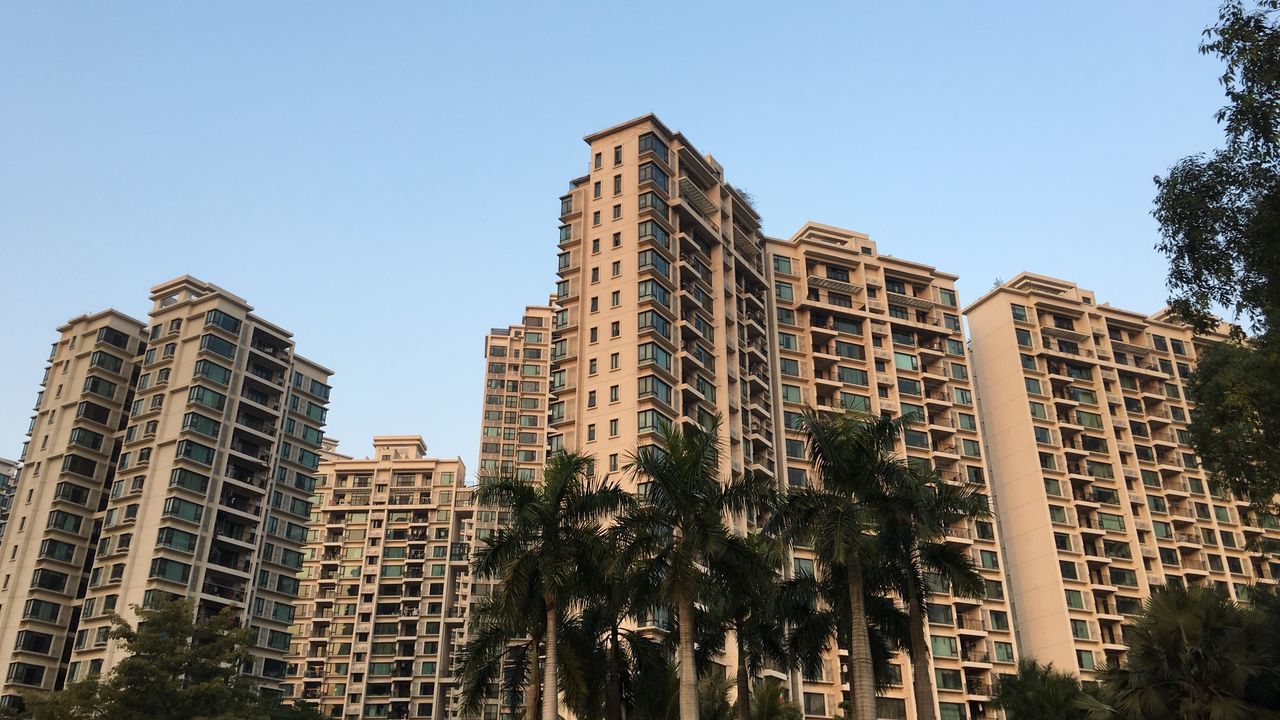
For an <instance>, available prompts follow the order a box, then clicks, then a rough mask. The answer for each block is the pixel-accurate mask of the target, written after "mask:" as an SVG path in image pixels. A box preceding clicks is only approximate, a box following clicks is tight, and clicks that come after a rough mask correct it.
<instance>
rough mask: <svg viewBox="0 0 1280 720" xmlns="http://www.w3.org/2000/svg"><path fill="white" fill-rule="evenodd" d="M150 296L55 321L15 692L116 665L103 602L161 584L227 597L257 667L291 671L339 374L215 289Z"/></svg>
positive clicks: (8, 558)
mask: <svg viewBox="0 0 1280 720" xmlns="http://www.w3.org/2000/svg"><path fill="white" fill-rule="evenodd" d="M151 301H152V308H151V313H150V320H149V322H148V323H142V322H140V321H137V320H134V319H132V318H129V317H127V316H124V315H121V314H120V313H117V312H115V311H104V312H102V313H98V314H96V315H93V316H85V317H80V318H76V319H74V320H72V321H70V322H69V323H68V324H67V325H64V326H63V327H61V328H59V332H60V338H59V340H58V342H56V343H55V344H54V348H53V353H52V355H51V356H50V363H51V364H50V366H49V368H48V371H47V374H46V378H45V383H44V386H45V387H44V390H43V391H42V393H41V395H40V397H39V399H38V400H37V406H36V415H35V417H34V418H33V421H32V426H31V435H30V440H29V441H28V445H27V448H26V450H25V455H24V458H23V460H24V468H23V472H22V474H21V476H20V478H19V481H18V486H17V495H16V497H15V501H14V507H13V518H14V521H16V523H17V527H16V528H14V531H13V532H10V533H8V534H7V537H6V538H5V539H4V545H5V548H6V550H7V552H5V553H4V555H3V557H2V558H0V578H3V582H4V583H5V586H4V589H3V600H0V628H3V630H0V646H4V647H18V648H20V649H19V650H18V651H17V652H15V654H14V656H13V658H12V660H11V661H10V662H9V664H8V667H7V670H6V675H5V684H4V689H3V694H4V696H5V697H6V698H12V697H13V695H14V694H15V693H16V692H18V691H19V690H22V689H33V688H34V689H51V688H54V687H60V686H61V685H62V683H63V682H64V681H74V680H78V679H83V678H85V677H88V676H90V675H94V674H98V673H101V672H104V671H106V670H107V669H109V668H110V667H111V666H112V665H114V663H115V662H117V661H118V660H119V659H120V657H121V650H120V648H119V647H118V646H116V645H115V644H113V643H110V642H109V641H108V639H107V637H106V633H107V631H108V629H109V626H110V623H109V620H108V613H110V612H116V613H119V614H121V615H123V616H124V617H125V618H126V619H129V620H131V621H132V620H136V616H135V614H134V612H133V607H134V606H136V605H146V604H148V603H151V602H154V601H156V600H157V599H158V598H160V597H162V596H171V597H185V598H190V599H192V600H194V601H195V602H196V604H197V608H198V610H197V612H198V613H200V614H208V613H214V612H217V611H219V610H220V609H222V608H224V607H231V608H233V609H234V611H235V612H236V613H237V614H238V615H239V616H240V618H241V621H242V622H243V623H245V624H246V625H247V626H248V627H250V628H251V629H252V631H253V636H254V648H253V653H252V655H253V660H252V664H251V667H248V668H246V672H247V673H248V674H250V675H252V676H254V677H256V678H257V679H259V680H260V681H261V682H262V683H263V685H264V687H266V688H268V689H270V688H271V687H273V686H274V684H275V681H276V680H277V679H279V678H280V677H282V676H283V674H284V662H283V658H284V653H285V651H286V650H287V649H288V642H289V634H288V629H289V626H290V624H291V623H292V621H293V602H294V598H295V597H296V594H297V579H296V574H297V571H298V569H299V568H301V566H302V548H303V544H304V542H305V539H306V531H305V524H306V520H307V517H308V515H309V513H310V502H309V499H310V495H311V492H312V489H313V485H314V478H313V474H314V472H315V468H316V464H317V462H318V460H319V454H318V452H319V449H320V443H321V438H322V436H323V427H324V423H325V414H326V412H327V404H328V395H329V386H328V384H327V383H328V380H329V376H330V375H331V372H330V371H329V370H327V369H325V368H323V367H321V366H319V365H316V364H315V363H312V362H310V361H308V360H306V359H304V358H302V357H300V356H298V355H297V354H296V352H295V349H294V343H293V340H292V338H291V336H290V333H289V332H288V331H286V330H284V329H282V328H280V327H278V326H276V325H273V324H271V323H269V322H267V321H266V320H264V319H262V318H260V317H258V316H256V315H254V314H253V313H252V309H253V308H252V307H251V306H249V305H248V304H247V303H246V302H245V301H244V300H243V299H242V298H239V297H237V296H235V295H233V294H231V293H229V292H227V291H226V290H223V289H221V288H219V287H217V286H215V285H211V284H208V283H205V282H202V281H200V280H197V279H195V278H191V277H189V276H184V277H181V278H177V279H175V280H173V281H170V282H167V283H163V284H161V285H157V286H156V287H154V288H152V294H151ZM42 474H43V475H44V477H43V478H42V477H41V475H42Z"/></svg>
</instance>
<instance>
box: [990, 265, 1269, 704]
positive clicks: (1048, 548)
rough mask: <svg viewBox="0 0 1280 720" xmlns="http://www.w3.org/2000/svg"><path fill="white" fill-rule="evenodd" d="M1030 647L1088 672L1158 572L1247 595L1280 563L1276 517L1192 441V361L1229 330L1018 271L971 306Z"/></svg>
mask: <svg viewBox="0 0 1280 720" xmlns="http://www.w3.org/2000/svg"><path fill="white" fill-rule="evenodd" d="M965 312H966V315H967V316H968V319H969V326H970V330H971V333H972V338H973V341H972V345H973V347H972V352H973V359H974V366H975V367H976V369H977V383H978V396H979V400H980V402H981V408H982V418H983V423H984V426H985V427H984V430H985V435H986V438H987V442H988V449H989V452H990V462H991V470H992V474H993V487H994V491H995V494H996V496H997V497H998V499H999V511H1000V523H1001V527H1002V529H1003V531H1004V542H1005V550H1006V554H1007V561H1008V564H1009V565H1010V566H1011V567H1013V568H1015V571H1014V572H1013V573H1012V576H1011V582H1012V584H1011V588H1010V589H1011V591H1012V592H1011V594H1012V598H1013V601H1014V609H1015V611H1016V612H1017V615H1018V617H1017V626H1018V632H1019V642H1020V647H1021V649H1022V651H1023V652H1024V653H1025V654H1026V655H1028V656H1033V657H1035V658H1036V659H1038V660H1040V661H1042V662H1053V663H1054V664H1055V665H1056V666H1057V667H1059V668H1062V669H1065V670H1072V671H1078V672H1079V673H1080V674H1081V676H1082V677H1083V678H1085V679H1090V678H1093V677H1094V676H1095V675H1094V673H1095V671H1096V670H1097V669H1098V668H1100V667H1102V666H1103V665H1104V664H1105V663H1106V662H1107V661H1108V660H1114V659H1117V658H1120V657H1122V656H1123V654H1124V651H1125V644H1124V632H1125V623H1126V620H1127V619H1128V618H1129V617H1130V616H1132V615H1134V614H1135V613H1137V612H1138V611H1139V610H1140V607H1141V604H1142V601H1143V600H1144V599H1145V598H1146V597H1147V596H1148V595H1149V594H1150V592H1151V589H1152V588H1154V587H1157V586H1160V585H1206V584H1212V585H1214V586H1216V587H1218V588H1220V589H1221V590H1223V591H1224V592H1226V593H1228V594H1229V595H1230V596H1232V597H1234V598H1236V599H1238V600H1246V599H1247V597H1248V587H1249V586H1250V585H1251V584H1254V583H1261V584H1272V583H1274V582H1275V579H1276V578H1277V577H1280V563H1275V562H1268V561H1267V559H1266V558H1264V557H1263V556H1262V555H1259V554H1255V553H1253V552H1251V551H1250V550H1249V549H1248V546H1249V545H1250V544H1251V541H1252V540H1255V539H1257V538H1259V537H1260V536H1264V535H1265V536H1267V537H1269V538H1280V530H1277V525H1276V523H1275V520H1274V518H1268V517H1257V516H1255V515H1254V514H1253V513H1251V511H1250V510H1249V507H1248V505H1247V504H1246V503H1244V502H1240V501H1237V500H1235V499H1233V498H1232V497H1230V496H1229V495H1228V494H1225V493H1223V492H1222V491H1220V490H1218V489H1217V488H1215V487H1214V486H1213V485H1212V484H1211V483H1210V482H1209V481H1208V478H1207V477H1206V475H1205V473H1204V471H1203V470H1201V469H1200V467H1199V465H1198V462H1197V459H1196V455H1195V453H1194V451H1193V450H1192V448H1191V446H1190V444H1189V436H1188V431H1187V422H1188V420H1189V419H1190V417H1191V413H1192V412H1193V410H1194V404H1193V403H1192V402H1191V401H1190V400H1189V399H1188V398H1187V392H1186V384H1185V382H1186V377H1187V375H1188V373H1189V372H1190V371H1191V369H1192V368H1193V367H1194V366H1195V362H1196V357H1197V355H1198V354H1199V353H1200V352H1201V350H1202V349H1203V348H1204V347H1205V344H1206V343H1212V342H1216V341H1220V340H1222V339H1223V337H1222V336H1221V335H1218V336H1209V337H1196V336H1195V335H1193V333H1192V332H1191V330H1190V329H1189V328H1188V327H1187V326H1185V325H1183V324H1181V323H1179V322H1177V321H1176V320H1175V319H1174V318H1173V317H1171V315H1170V314H1169V313H1168V311H1161V312H1158V313H1156V314H1153V315H1144V314H1142V313H1136V312H1131V311H1128V310H1122V309H1119V308H1115V307H1112V306H1110V305H1107V304H1099V303H1098V302H1097V301H1096V299H1095V296H1094V294H1093V293H1092V292H1090V291H1088V290H1085V289H1082V288H1080V287H1078V286H1076V285H1075V284H1074V283H1071V282H1067V281H1064V280H1058V279H1055V278H1051V277H1045V276H1042V275H1035V274H1032V273H1021V274H1019V275H1018V276H1017V277H1015V278H1013V279H1012V280H1010V281H1008V282H1006V283H1004V284H1002V285H1000V286H998V287H997V288H995V289H993V290H992V291H991V292H989V293H987V294H986V295H985V296H983V297H982V298H981V299H979V300H978V301H977V302H975V303H973V304H972V305H971V306H970V307H969V308H968V309H967V310H966V311H965Z"/></svg>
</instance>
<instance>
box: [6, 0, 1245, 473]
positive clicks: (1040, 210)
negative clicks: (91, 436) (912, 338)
mask: <svg viewBox="0 0 1280 720" xmlns="http://www.w3.org/2000/svg"><path fill="white" fill-rule="evenodd" d="M891 5H892V6H893V7H892V8H891V7H889V6H891ZM1216 5H1217V3H1216V2H1212V1H1209V0H1202V1H1201V2H1169V1H1160V2H1154V1H1152V2H1137V1H1135V2H1114V1H1112V2H1060V3H1039V2H1025V1H1018V2H1013V1H1009V2H964V3H961V2H937V3H909V4H908V3H852V2H840V3H832V4H828V5H823V4H820V3H800V2H771V3H748V2H732V3H701V2H699V3H693V2H682V3H672V4H669V5H668V4H665V3H658V2H647V3H625V4H624V3H606V2H597V3H563V4H556V6H555V7H552V4H551V3H546V4H544V3H494V2H451V3H444V2H438V3H435V2H425V1H424V2H413V3H394V2H378V3H330V2H305V3H304V2H270V3H263V2H208V3H203V4H198V3H194V2H178V3H172V2H156V3H134V2H110V3H106V2H102V3H84V2H80V3H61V2H51V1H49V0H38V1H31V2H28V1H26V0H3V2H0V275H2V276H3V282H4V294H3V299H0V311H2V312H0V318H3V323H4V329H5V342H4V343H2V344H0V455H4V456H9V457H16V455H17V453H18V451H19V449H20V448H21V444H22V442H23V440H24V433H25V431H26V427H27V423H28V420H29V417H30V414H31V413H30V408H31V405H32V402H33V400H34V398H35V394H36V391H37V384H38V382H39V379H40V375H41V373H42V371H43V368H44V359H45V358H46V357H47V356H48V343H50V342H51V341H53V340H54V338H55V337H56V333H55V332H54V328H55V327H57V326H58V325H59V324H60V323H62V322H63V321H65V320H66V319H68V318H70V317H73V316H75V315H78V314H80V313H82V312H89V311H96V310H100V309H102V308H104V307H106V306H114V307H116V308H117V309H119V310H121V311H124V312H127V313H130V314H133V315H135V316H137V317H143V316H144V315H145V312H146V310H147V294H148V289H149V288H150V287H151V286H152V285H154V284H157V283H159V282H161V281H163V280H167V279H169V278H171V277H175V276H178V275H181V274H183V273H190V274H192V275H195V276H197V277H200V278H202V279H205V280H208V281H210V282H214V283H216V284H219V285H222V286H223V287H225V288H227V289H229V290H231V291H232V292H235V293H237V294H239V295H241V296H243V297H245V298H247V299H248V300H249V301H250V302H251V303H253V304H254V305H255V306H256V308H257V310H258V312H259V313H260V314H261V315H262V316H264V317H266V318H268V319H270V320H272V321H273V322H276V323H278V324H280V325H282V326H284V327H286V328H289V329H291V330H292V331H294V333H295V338H296V340H297V342H298V347H299V351H300V352H301V353H302V354H303V355H306V356H308V357H311V358H313V359H315V360H316V361H318V362H321V363H322V364H325V365H328V366H329V367H331V368H333V369H334V370H335V371H336V373H337V374H336V376H335V377H334V379H333V385H334V391H333V400H332V405H331V410H330V414H329V419H330V425H329V433H330V434H331V435H333V436H335V437H337V438H339V439H341V441H342V445H341V449H343V450H345V451H346V452H347V453H353V454H356V455H361V456H363V455H365V454H366V453H367V452H369V440H370V438H371V436H373V435H374V434H401V433H412V434H421V435H422V436H423V437H424V438H425V439H426V441H427V444H428V446H429V449H430V450H431V452H432V453H433V454H436V455H440V456H446V457H452V456H455V455H457V456H460V457H462V458H463V460H464V461H465V462H466V463H467V465H468V466H469V467H470V468H471V469H472V470H474V466H475V457H476V451H477V446H478V436H479V417H480V409H481V408H480V405H481V399H482V398H481V395H482V392H483V390H482V382H483V381H482V373H483V370H484V367H483V359H482V340H483V336H484V334H485V332H486V331H487V329H488V328H490V327H492V326H502V325H507V324H509V323H511V322H514V321H517V320H518V318H519V316H520V314H521V310H522V308H523V306H524V305H525V304H529V303H537V302H540V301H544V300H545V298H546V297H547V295H548V293H549V292H550V291H551V290H552V289H553V284H554V280H555V278H554V270H555V255H556V241H557V230H556V228H557V224H558V223H557V213H558V209H559V201H558V197H559V196H560V194H562V193H563V192H564V191H565V190H566V188H567V184H568V180H569V179H570V178H573V177H576V176H578V175H580V174H582V173H584V172H585V171H586V164H587V153H586V147H585V145H583V143H582V140H581V138H582V137H583V136H584V135H586V134H587V133H590V132H592V131H595V130H598V129H601V128H604V127H607V126H609V125H612V124H615V123H618V122H621V121H623V120H626V119H629V118H631V117H634V116H637V115H641V114H644V113H647V112H656V113H657V114H658V115H659V116H660V117H662V119H663V120H664V121H665V122H666V123H667V124H668V125H669V126H670V127H672V128H674V129H678V130H680V131H682V132H684V133H685V134H686V135H687V136H688V137H689V138H690V139H691V140H692V141H693V142H694V143H695V144H696V145H697V147H698V149H699V150H701V151H702V152H704V153H710V154H712V155H714V156H715V157H716V158H717V160H719V161H720V162H721V163H722V164H723V165H724V167H725V169H726V175H727V177H728V179H729V181H730V182H732V183H733V184H734V185H736V186H739V187H741V188H744V189H747V190H749V191H750V192H751V193H752V194H754V195H755V197H756V198H757V200H758V206H759V209H760V211H761V213H762V215H763V216H764V219H765V231H766V232H767V233H769V234H772V235H781V236H788V235H790V234H791V233H792V231H794V230H795V229H796V228H797V227H798V226H799V225H800V224H801V223H802V222H804V221H805V220H810V219H812V220H816V221H818V222H824V223H829V224H833V225H840V226H844V227H848V228H852V229H856V230H861V231H864V232H868V233H870V234H871V236H872V237H873V238H874V239H875V240H876V241H877V242H878V244H879V247H880V250H881V251H882V252H887V253H891V254H894V255H897V256H900V257H904V258H909V259H912V260H917V261H921V262H926V263H929V264H933V265H936V266H938V267H939V268H941V269H943V270H946V271H949V272H953V273H957V274H959V275H960V276H961V281H960V283H959V285H960V291H961V295H962V298H961V299H962V302H968V301H970V300H973V299H975V298H976V297H978V296H979V295H980V294H981V293H982V292H984V291H985V290H986V289H987V288H989V287H990V286H991V284H992V282H993V281H995V280H996V279H997V278H1004V279H1007V278H1010V277H1012V276H1013V275H1015V274H1016V273H1018V272H1019V271H1021V270H1031V271H1035V272H1040V273H1044V274H1049V275H1055V276H1058V277H1063V278H1067V279H1071V280H1074V281H1076V282H1079V283H1080V284H1081V285H1083V286H1085V287H1088V288H1091V289H1093V290H1096V291H1097V294H1098V297H1099V299H1100V300H1101V301H1104V302H1105V301H1110V302H1112V303H1113V304H1115V305H1118V306H1121V307H1126V308H1129V309H1134V310H1142V311H1154V310H1156V309H1158V308H1159V307H1160V306H1161V305H1162V304H1163V299H1164V296H1165V291H1164V275H1165V264H1164V261H1163V259H1162V258H1161V257H1160V256H1159V255H1158V254H1157V253H1156V252H1155V251H1154V250H1153V244H1154V243H1155V241H1156V239H1157V234H1156V227H1155V224H1154V222H1153V221H1152V219H1151V217H1150V215H1149V210H1150V207H1151V199H1152V197H1153V194H1154V191H1153V186H1152V182H1151V179H1152V177H1153V176H1154V175H1156V174H1159V173H1162V172H1163V171H1164V170H1165V169H1166V168H1167V167H1168V166H1169V165H1171V164H1172V163H1173V162H1174V161H1176V160H1177V159H1178V158H1180V157H1182V156H1184V155H1188V154H1191V153H1193V152H1197V151H1201V150H1208V149H1211V148H1212V147H1214V146H1215V145H1217V144H1218V142H1219V138H1220V131H1219V129H1218V128H1217V126H1216V125H1215V123H1214V121H1213V118H1212V114H1213V112H1214V110H1215V109H1217V107H1218V106H1219V105H1221V104H1223V98H1222V94H1221V90H1220V88H1219V87H1218V85H1217V80H1216V77H1217V75H1218V73H1219V72H1220V67H1219V65H1218V63H1217V61H1216V60H1214V59H1213V58H1206V57H1203V56H1200V55H1199V54H1198V53H1197V51H1196V47H1197V44H1198V43H1199V41H1200V33H1201V31H1202V30H1203V29H1204V28H1205V27H1206V26H1207V25H1210V24H1212V23H1213V21H1214V19H1215V16H1216ZM860 6H870V7H860Z"/></svg>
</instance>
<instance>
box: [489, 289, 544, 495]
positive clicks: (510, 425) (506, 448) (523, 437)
mask: <svg viewBox="0 0 1280 720" xmlns="http://www.w3.org/2000/svg"><path fill="white" fill-rule="evenodd" d="M553 315H554V310H553V309H552V307H551V306H549V305H530V306H528V307H526V308H525V310H524V316H523V318H522V319H521V321H520V323H519V324H518V325H511V326H509V327H505V328H494V329H493V330H490V331H489V334H488V335H486V336H485V339H484V357H485V390H484V410H483V412H484V416H483V420H482V423H481V431H480V466H479V472H480V474H481V475H504V476H510V475H514V476H517V477H520V478H522V479H526V480H532V479H535V478H537V477H539V476H540V475H539V472H540V471H541V470H542V466H543V465H544V464H545V463H546V460H547V404H548V394H547V383H548V376H549V375H550V366H551V323H552V317H553Z"/></svg>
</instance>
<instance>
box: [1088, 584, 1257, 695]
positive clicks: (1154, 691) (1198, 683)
mask: <svg viewBox="0 0 1280 720" xmlns="http://www.w3.org/2000/svg"><path fill="white" fill-rule="evenodd" d="M1274 634H1275V630H1274V628H1271V627H1268V623H1267V618H1266V616H1265V614H1264V613H1262V612H1258V611H1252V610H1246V609H1245V608H1242V607H1241V606H1239V605H1237V604H1236V603H1234V602H1232V601H1231V600H1230V599H1229V598H1227V597H1226V596H1225V595H1224V594H1222V593H1221V592H1219V591H1218V590H1217V589H1215V588H1211V587H1193V588H1175V587H1169V586H1166V587H1164V588H1160V589H1158V590H1156V591H1155V592H1153V593H1152V594H1151V597H1150V598H1149V599H1148V600H1147V602H1146V605H1145V606H1144V608H1143V614H1142V615H1140V616H1139V617H1138V619H1137V621H1136V622H1134V624H1133V625H1132V626H1130V628H1129V632H1128V634H1127V635H1128V644H1129V652H1128V653H1127V655H1126V657H1125V661H1124V664H1123V665H1120V666H1108V667H1107V668H1104V669H1103V671H1102V673H1101V675H1100V680H1101V683H1100V685H1101V692H1100V695H1101V697H1100V698H1099V699H1086V702H1087V704H1088V707H1089V709H1090V716H1091V717H1094V718H1099V719H1101V718H1129V719H1131V720H1154V719H1155V718H1196V719H1200V718H1204V719H1206V720H1207V719H1208V718H1213V719H1214V720H1250V719H1252V718H1264V717H1276V716H1277V715H1280V713H1278V712H1277V711H1278V710H1280V707H1277V706H1276V705H1275V703H1274V702H1270V701H1260V698H1259V696H1257V695H1255V694H1254V693H1253V692H1251V687H1252V686H1257V687H1260V688H1275V687H1276V685H1277V683H1280V669H1278V666H1280V649H1278V648H1276V646H1275V644H1274V643H1273V642H1271V641H1270V639H1271V637H1272V636H1274ZM1265 696H1266V695H1265V694H1264V695H1262V697H1265ZM1272 698H1273V699H1274V696H1272Z"/></svg>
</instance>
